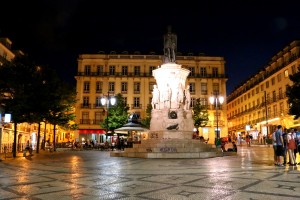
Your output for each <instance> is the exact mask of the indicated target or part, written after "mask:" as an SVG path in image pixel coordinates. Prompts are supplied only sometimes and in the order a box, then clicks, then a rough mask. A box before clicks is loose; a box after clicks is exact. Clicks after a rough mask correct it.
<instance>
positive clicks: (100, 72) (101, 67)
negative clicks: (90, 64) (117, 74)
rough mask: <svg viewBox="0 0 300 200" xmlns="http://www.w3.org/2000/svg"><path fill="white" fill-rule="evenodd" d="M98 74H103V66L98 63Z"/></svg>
mask: <svg viewBox="0 0 300 200" xmlns="http://www.w3.org/2000/svg"><path fill="white" fill-rule="evenodd" d="M97 75H103V66H102V65H97Z"/></svg>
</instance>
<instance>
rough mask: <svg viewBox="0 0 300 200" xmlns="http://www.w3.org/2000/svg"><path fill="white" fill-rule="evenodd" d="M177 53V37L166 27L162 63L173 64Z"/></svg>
mask: <svg viewBox="0 0 300 200" xmlns="http://www.w3.org/2000/svg"><path fill="white" fill-rule="evenodd" d="M176 52H177V36H176V34H175V33H172V31H171V27H170V26H169V27H168V32H167V34H165V35H164V63H169V62H172V63H175V61H176Z"/></svg>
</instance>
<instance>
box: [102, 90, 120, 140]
mask: <svg viewBox="0 0 300 200" xmlns="http://www.w3.org/2000/svg"><path fill="white" fill-rule="evenodd" d="M101 104H102V105H103V106H105V105H106V110H107V111H106V136H107V133H108V115H109V113H108V112H109V111H108V109H109V106H110V105H112V106H113V105H115V104H116V98H115V97H114V96H109V92H107V96H106V97H105V96H104V97H102V98H101Z"/></svg>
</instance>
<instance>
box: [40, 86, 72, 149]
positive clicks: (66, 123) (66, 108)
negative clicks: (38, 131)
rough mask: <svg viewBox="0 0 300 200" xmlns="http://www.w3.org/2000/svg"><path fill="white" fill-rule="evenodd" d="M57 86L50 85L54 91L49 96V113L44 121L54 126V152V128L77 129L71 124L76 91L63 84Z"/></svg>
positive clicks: (54, 140) (54, 143) (54, 142)
mask: <svg viewBox="0 0 300 200" xmlns="http://www.w3.org/2000/svg"><path fill="white" fill-rule="evenodd" d="M57 84H59V85H55V84H53V85H52V87H55V88H56V90H54V91H53V92H52V93H51V95H50V96H49V97H50V98H51V101H52V103H51V105H49V112H48V113H47V114H46V115H45V120H46V121H47V122H49V123H50V124H53V125H54V129H53V147H54V149H53V150H54V151H55V150H56V126H57V125H58V126H60V127H63V128H65V129H74V128H75V129H76V127H77V125H76V124H73V123H72V122H73V120H74V119H75V110H74V106H75V103H76V90H75V88H74V87H73V86H71V85H69V84H67V83H65V82H57ZM53 89H54V88H53Z"/></svg>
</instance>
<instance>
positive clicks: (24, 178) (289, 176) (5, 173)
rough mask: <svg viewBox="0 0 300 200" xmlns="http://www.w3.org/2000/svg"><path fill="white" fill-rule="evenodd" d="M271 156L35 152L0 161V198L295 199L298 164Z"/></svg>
mask: <svg viewBox="0 0 300 200" xmlns="http://www.w3.org/2000/svg"><path fill="white" fill-rule="evenodd" d="M298 156H299V155H298ZM2 158H3V157H2ZM272 159H273V149H272V148H271V147H250V148H249V147H248V148H247V147H240V148H239V150H238V154H237V156H224V157H216V158H208V159H140V158H125V157H110V156H109V152H105V151H64V152H54V153H49V152H47V153H46V152H41V153H40V154H34V155H33V156H32V157H26V158H24V157H21V156H20V157H17V158H15V159H13V158H7V159H3V160H2V161H0V199H1V200H8V199H16V200H25V199H30V200H39V199H46V200H52V199H54V200H60V199H63V200H69V199H70V200H71V199H72V200H77V199H78V200H79V199H80V200H81V199H82V200H85V199H87V200H94V199H124V200H136V199H146V200H147V199H149V200H150V199H151V200H154V199H167V200H185V199H197V200H201V199H225V200H232V199H237V200H240V199H249V200H259V199H264V200H267V199H272V200H277V199H278V200H279V199H280V200H288V199H300V170H299V169H300V165H299V166H298V167H290V166H286V167H276V166H274V165H273V160H272ZM298 162H299V157H298Z"/></svg>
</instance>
